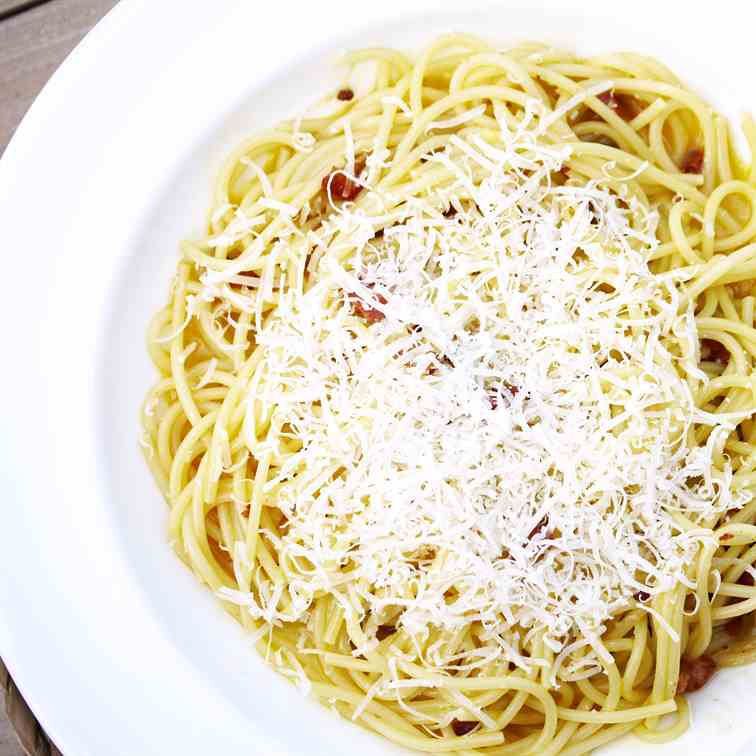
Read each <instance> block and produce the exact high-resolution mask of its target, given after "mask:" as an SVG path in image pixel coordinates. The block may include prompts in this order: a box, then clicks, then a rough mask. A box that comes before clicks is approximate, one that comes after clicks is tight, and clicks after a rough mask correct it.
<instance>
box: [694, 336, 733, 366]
mask: <svg viewBox="0 0 756 756" xmlns="http://www.w3.org/2000/svg"><path fill="white" fill-rule="evenodd" d="M701 359H702V360H703V361H704V362H716V363H718V364H719V365H726V364H727V363H728V362H729V361H730V352H729V351H728V349H727V347H726V346H724V344H722V342H720V341H717V340H716V339H701Z"/></svg>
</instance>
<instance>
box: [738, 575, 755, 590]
mask: <svg viewBox="0 0 756 756" xmlns="http://www.w3.org/2000/svg"><path fill="white" fill-rule="evenodd" d="M738 585H745V586H748V587H749V588H753V575H751V573H750V572H744V573H743V574H742V575H741V576H740V577H739V578H738Z"/></svg>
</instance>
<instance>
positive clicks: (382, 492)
mask: <svg viewBox="0 0 756 756" xmlns="http://www.w3.org/2000/svg"><path fill="white" fill-rule="evenodd" d="M611 86H612V83H611V82H604V83H601V84H597V85H596V86H594V87H591V88H590V89H588V90H585V91H583V92H581V93H579V94H578V95H575V97H573V98H571V99H570V100H568V101H567V102H566V103H565V104H564V105H563V106H562V107H561V108H559V109H558V110H557V111H555V112H554V113H549V114H543V115H542V116H541V117H537V115H538V114H537V108H536V106H535V105H533V107H532V108H530V110H529V111H528V113H527V114H526V117H525V119H524V120H523V124H522V125H521V127H520V129H519V130H515V131H512V130H511V128H510V126H507V124H506V122H505V119H503V118H499V117H498V116H497V121H498V122H499V123H500V125H501V133H500V134H499V135H498V138H497V139H496V140H491V139H490V138H489V137H487V140H484V139H482V138H481V137H474V136H473V137H471V136H467V135H463V134H457V135H454V136H452V137H450V139H449V145H448V147H447V148H446V150H444V151H443V152H442V153H437V154H433V155H430V156H429V158H428V159H429V160H431V161H434V162H435V163H436V164H437V165H438V166H439V167H440V168H441V169H443V170H445V171H446V172H447V174H448V181H446V182H444V183H442V184H441V185H439V187H437V188H435V189H434V190H433V191H431V192H429V193H428V194H427V195H424V196H414V197H411V198H408V199H406V201H404V202H402V203H399V204H397V205H396V206H395V207H393V208H391V209H389V210H386V209H385V205H386V203H387V202H389V201H390V198H389V197H388V195H382V196H381V197H379V198H378V199H379V202H377V203H376V204H377V205H379V206H380V207H381V208H382V212H384V213H388V214H389V215H390V217H391V223H390V224H388V225H386V223H385V216H371V215H370V214H369V213H368V212H367V209H366V208H367V207H368V204H369V203H368V202H367V201H366V202H362V203H361V204H360V207H359V208H356V207H355V206H354V205H353V204H351V203H344V204H343V205H342V206H339V207H337V206H334V208H333V209H334V212H333V213H332V214H331V215H329V216H328V217H327V218H325V219H324V220H323V222H322V224H321V226H320V227H319V228H318V230H317V232H316V233H315V232H312V233H309V232H308V239H309V240H310V243H311V245H312V247H313V248H314V247H315V246H320V247H321V248H322V249H326V250H329V251H327V252H326V254H325V255H324V256H323V257H322V258H321V260H320V269H319V272H318V276H317V278H316V279H315V280H314V281H313V282H312V285H311V286H310V288H309V289H308V290H307V291H306V293H302V292H301V291H298V292H294V291H287V290H286V289H285V287H283V286H279V287H278V289H277V291H276V292H274V290H273V280H272V279H273V271H274V270H275V267H276V266H275V264H270V265H268V266H267V267H266V269H265V272H264V274H263V279H262V280H261V281H260V282H259V284H258V290H259V292H260V294H261V295H258V296H257V297H256V300H255V302H256V307H255V310H256V311H255V319H256V324H257V327H258V333H257V337H256V340H257V343H258V344H260V345H261V346H262V347H263V350H264V358H263V359H262V360H261V361H260V363H259V366H258V368H257V370H256V372H255V373H254V375H253V376H252V377H251V378H250V383H249V387H248V401H247V417H246V418H245V421H244V434H245V438H246V440H247V444H248V447H249V449H250V451H251V452H252V453H253V454H255V455H257V456H258V458H260V455H261V454H262V453H265V454H270V455H271V474H270V478H269V480H268V483H267V485H266V487H265V491H266V496H269V497H270V498H269V501H270V502H274V503H275V506H277V507H278V508H279V509H281V510H282V511H283V512H284V514H285V515H286V517H287V519H288V528H287V530H286V533H285V534H284V535H283V536H281V537H277V536H274V535H273V534H268V537H269V538H270V539H271V540H272V541H273V542H274V545H275V548H276V550H277V551H278V553H279V554H280V555H281V558H282V559H286V560H289V562H288V563H289V564H291V565H298V564H303V563H304V562H303V561H302V560H303V559H304V560H306V563H307V564H308V565H309V567H308V569H304V568H302V569H301V570H296V569H295V570H292V571H291V573H290V574H289V583H288V585H287V586H286V588H285V592H286V594H287V598H288V599H290V605H289V603H288V601H287V602H282V601H281V600H282V598H283V591H284V588H283V586H281V585H274V584H273V583H270V584H269V589H268V588H261V589H260V595H259V596H252V594H249V597H248V598H245V599H244V603H243V604H242V605H243V606H244V607H245V608H246V609H247V610H248V611H250V613H251V614H252V616H253V617H255V618H264V619H266V621H269V622H274V623H279V622H290V621H297V620H301V618H302V617H303V616H305V614H306V612H307V609H308V607H309V602H310V601H311V600H312V597H313V596H315V595H316V594H318V593H319V592H326V593H330V594H331V595H333V596H334V597H335V599H336V600H337V602H338V603H339V605H340V606H341V607H342V608H343V610H344V614H345V618H346V621H347V622H351V623H355V622H356V621H357V619H358V618H359V617H357V616H355V612H359V615H360V616H368V617H370V618H372V620H373V621H375V622H376V623H379V622H380V619H381V617H383V616H387V613H389V612H394V613H395V612H396V610H397V609H398V610H400V617H399V618H398V620H397V624H398V625H399V626H400V627H402V628H404V629H405V630H407V631H408V632H409V633H410V634H411V635H412V636H414V637H418V638H422V637H427V635H428V633H429V632H430V629H431V628H441V629H443V630H447V631H455V630H458V629H459V628H461V627H464V626H466V625H468V624H470V623H471V622H476V623H479V624H480V626H481V627H482V632H481V634H480V638H481V639H482V640H483V641H484V642H485V643H486V644H487V645H486V646H485V647H484V648H482V649H479V650H478V651H479V652H480V654H481V657H482V658H484V659H485V661H486V662H488V661H490V660H491V659H492V658H498V657H502V658H504V659H506V660H508V661H509V662H511V663H514V664H516V665H518V666H521V667H523V668H528V669H529V668H531V667H532V666H534V665H538V664H539V663H540V662H542V661H543V660H536V659H532V658H528V657H526V656H524V655H523V654H522V652H521V648H522V646H523V645H527V637H526V641H525V642H522V641H521V640H520V636H519V631H518V630H517V628H520V629H523V630H525V632H526V633H527V634H528V635H529V634H530V633H534V632H542V633H545V642H546V644H547V646H548V647H549V648H550V649H551V650H552V651H553V652H554V653H556V654H557V658H556V662H555V664H554V667H553V676H552V682H553V683H554V684H556V677H557V675H560V676H561V679H572V680H577V679H583V678H585V677H589V676H591V675H592V674H595V671H596V669H597V668H600V667H601V660H602V656H601V650H600V649H601V644H600V642H598V640H597V639H598V638H599V637H600V633H601V632H602V631H603V629H604V623H605V622H606V621H607V620H608V619H609V618H611V617H612V615H613V613H615V612H617V611H618V610H620V609H621V608H624V607H626V606H628V605H629V604H630V603H631V601H632V597H633V594H634V593H635V592H636V591H638V590H640V589H642V590H644V591H646V592H648V593H649V594H650V595H652V596H653V595H657V594H659V593H662V592H664V591H666V590H668V589H669V588H671V587H672V586H673V585H675V584H676V583H678V582H681V581H683V582H685V581H687V582H691V581H690V579H689V578H688V577H686V575H685V571H686V568H687V566H688V565H689V563H690V562H691V560H692V558H693V556H694V555H695V554H696V552H697V549H698V548H699V547H700V544H701V543H702V541H704V540H705V535H703V533H704V532H705V531H704V530H702V529H701V528H696V527H694V528H693V529H692V530H687V531H686V530H683V529H681V527H680V526H679V524H678V522H677V520H676V519H675V514H676V513H682V514H683V515H684V516H685V518H687V519H688V520H689V521H690V522H692V523H693V524H694V525H701V524H702V523H703V522H705V521H706V520H707V519H708V518H710V517H712V516H713V515H717V514H721V513H722V512H724V511H726V510H728V509H733V508H738V507H740V506H742V505H743V504H744V503H745V502H746V501H747V499H748V496H747V494H745V493H738V492H734V491H733V490H732V486H731V485H730V484H731V481H732V471H731V470H730V469H729V468H728V467H726V466H725V467H724V468H722V469H720V468H717V467H716V465H715V464H714V460H715V459H719V458H720V457H721V456H722V443H723V442H724V439H725V437H726V434H727V433H728V432H729V431H730V430H731V429H732V427H733V424H734V422H735V421H736V418H735V416H732V417H730V416H720V415H714V414H711V413H704V412H701V411H699V410H697V408H696V407H695V405H694V401H693V394H692V391H691V387H690V385H689V382H690V384H695V383H696V382H701V381H705V380H706V376H705V374H703V373H702V372H701V370H700V369H699V368H698V367H697V364H696V362H697V360H696V353H695V350H696V349H697V335H696V331H695V323H694V320H693V316H692V311H691V310H690V308H687V309H685V308H683V311H682V312H680V309H681V308H680V303H681V302H682V301H684V300H683V299H682V297H681V291H682V285H683V284H684V280H685V276H686V275H690V272H689V271H688V273H685V272H674V273H672V274H666V275H654V274H653V273H652V272H651V271H650V269H649V266H648V262H649V260H650V259H651V257H652V255H653V253H654V250H655V249H656V247H657V240H656V235H655V227H656V222H657V217H656V214H655V212H654V211H652V210H650V209H648V208H646V207H644V206H642V205H641V204H640V203H639V202H638V201H637V200H635V199H627V198H625V199H624V200H620V198H618V196H617V195H616V194H613V193H612V192H610V190H609V189H608V188H607V186H605V184H604V181H605V180H608V178H609V177H607V176H605V177H603V178H599V179H596V180H594V181H591V182H589V183H588V184H587V185H585V186H580V187H579V186H572V185H570V184H565V185H564V186H555V185H552V182H551V176H552V174H554V172H556V171H559V170H560V168H561V167H562V164H563V161H564V160H565V159H566V158H567V157H568V155H569V153H568V151H566V150H565V149H564V148H561V147H556V146H554V145H552V144H548V143H544V142H542V141H541V135H542V134H543V133H544V132H545V130H546V128H547V127H548V125H549V124H550V123H553V122H554V121H555V120H556V119H557V118H560V117H562V116H563V115H564V114H566V113H567V112H568V111H569V110H570V109H571V108H573V107H574V106H575V105H576V104H577V103H579V102H580V101H582V100H583V99H585V98H586V97H588V96H592V95H594V94H598V93H600V92H602V91H604V90H606V89H609V88H611ZM473 113H474V115H471V114H473ZM478 115H480V112H478V111H477V110H476V111H470V112H469V113H466V114H463V116H465V117H477V116H478ZM439 123H443V122H437V123H436V124H435V125H434V124H431V125H430V126H429V128H431V127H434V128H444V126H443V125H441V126H440V125H439ZM343 124H344V135H345V142H346V152H347V158H348V159H349V158H352V159H353V149H354V148H353V141H352V135H351V131H350V129H349V126H348V121H344V122H343ZM458 124H459V121H458V120H457V121H455V123H454V124H452V125H458ZM448 125H449V123H448V122H447V126H448ZM382 159H383V158H382ZM612 180H614V179H612ZM366 194H367V195H370V194H372V192H371V190H370V189H369V187H368V189H367V191H366ZM376 194H377V193H376ZM450 206H451V207H453V208H455V210H456V215H454V216H453V217H447V216H446V215H444V211H445V210H446V209H447V208H448V207H450ZM384 226H386V227H385V231H384V234H383V235H382V236H381V237H380V238H379V239H375V238H374V233H375V229H376V228H383V227H384ZM335 239H338V240H339V245H346V247H347V248H349V249H351V248H354V250H355V252H354V254H350V255H349V256H347V257H346V260H345V261H344V262H342V261H340V258H341V257H343V255H339V252H340V250H341V249H343V247H339V246H338V245H336V246H335V247H334V248H333V249H330V247H329V245H330V244H331V242H332V241H333V240H335ZM270 254H271V255H273V256H275V255H277V254H283V251H282V250H281V249H279V247H278V246H275V247H274V248H273V250H272V251H271V253H270ZM263 294H264V296H263ZM276 297H277V299H276ZM274 299H275V300H276V302H277V307H276V308H275V309H274V310H272V311H271V312H270V314H267V315H266V316H265V317H264V318H263V315H262V302H263V300H266V301H273V300H274ZM355 300H362V302H363V309H364V308H370V309H371V310H375V311H377V312H379V313H380V314H381V315H382V316H383V317H382V319H378V320H377V321H376V322H374V323H372V324H366V323H365V322H364V321H362V320H361V319H360V318H359V317H358V315H357V314H356V311H355V308H354V302H355ZM261 417H262V418H267V419H268V420H267V423H266V424H265V430H264V434H263V437H262V438H258V437H257V436H256V434H255V432H254V428H255V427H257V426H258V422H257V419H259V418H261ZM694 424H703V425H708V426H710V427H711V432H710V435H709V438H708V441H707V443H706V444H705V445H704V446H702V447H698V446H697V445H696V444H695V443H694V442H693V441H692V438H693V436H692V432H693V427H694ZM260 581H261V582H260V585H262V586H263V587H264V586H265V585H266V583H265V577H264V576H262V575H261V576H260ZM244 595H246V594H244ZM224 598H225V600H229V601H234V602H235V603H236V602H239V601H240V600H241V599H240V597H238V596H235V595H232V594H231V593H229V592H228V591H224ZM282 603H283V604H284V605H286V606H287V607H288V608H287V609H286V610H285V611H284V610H282V609H280V608H279V607H280V605H281V604H282ZM640 608H642V609H643V610H644V611H647V612H649V613H651V614H652V615H653V616H654V617H655V618H656V619H657V621H659V622H660V623H662V624H664V623H663V619H662V618H661V617H660V615H658V613H657V612H655V611H654V610H653V609H652V608H651V607H649V606H643V605H641V606H640ZM665 629H666V631H667V632H668V633H669V635H670V637H672V638H673V639H674V638H676V636H677V634H676V633H675V631H674V629H673V628H671V627H668V626H665ZM576 633H577V634H579V635H580V637H581V638H583V641H580V642H577V643H575V642H573V641H572V638H574V637H575V634H576ZM591 637H593V638H595V639H596V643H593V644H591V651H589V652H586V650H585V646H586V645H588V641H587V640H585V639H586V638H591ZM372 647H373V646H372V645H371V641H370V639H368V643H367V644H366V645H365V646H364V647H363V650H364V651H365V652H368V651H369V650H370V648H372ZM596 648H598V649H599V650H598V651H596ZM577 651H580V652H581V653H580V655H578V656H575V653H576V652H577ZM434 654H435V657H436V661H437V662H438V663H439V666H442V665H443V664H445V663H449V658H445V657H444V655H443V651H442V649H441V648H440V647H439V649H438V650H437V651H435V650H434ZM470 658H473V657H470ZM570 659H572V660H573V661H572V662H571V661H570ZM392 661H394V662H395V659H390V660H389V670H390V671H391V672H392V675H393V677H392V678H391V679H387V680H385V681H384V682H383V683H382V685H381V686H379V687H376V688H374V689H371V691H370V693H369V695H370V696H371V697H372V695H375V694H377V693H378V692H379V691H380V690H384V689H385V690H398V689H400V688H402V687H403V686H405V685H406V687H416V686H421V685H429V686H433V685H435V683H434V682H433V681H432V680H429V681H423V680H418V679H415V678H413V679H411V680H407V681H404V680H400V679H399V678H398V677H397V675H396V668H395V667H393V668H392V666H391V662H392ZM369 700H370V698H366V700H365V702H363V704H364V706H366V705H367V702H368V701H369ZM399 704H400V705H401V706H402V707H405V706H406V705H405V704H404V703H403V702H402V700H401V697H400V698H399ZM465 706H466V704H465ZM467 708H469V707H467ZM408 711H412V710H411V709H409V708H408ZM475 713H476V716H477V715H478V712H477V711H476V712H475ZM355 716H358V715H357V714H356V715H355ZM484 724H485V722H484Z"/></svg>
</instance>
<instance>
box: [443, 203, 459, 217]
mask: <svg viewBox="0 0 756 756" xmlns="http://www.w3.org/2000/svg"><path fill="white" fill-rule="evenodd" d="M456 214H457V208H456V207H454V205H449V207H447V208H446V210H444V218H453V217H454V216H455V215H456Z"/></svg>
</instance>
